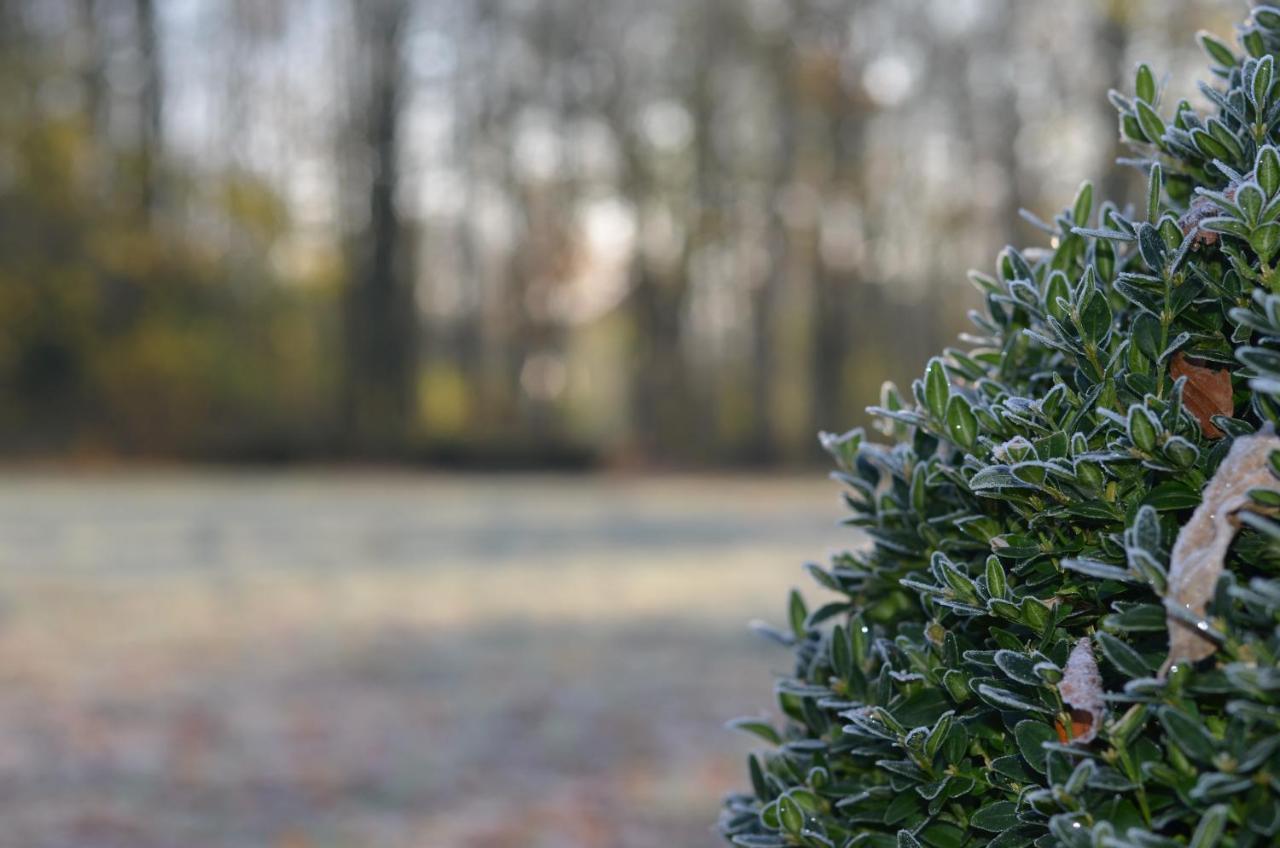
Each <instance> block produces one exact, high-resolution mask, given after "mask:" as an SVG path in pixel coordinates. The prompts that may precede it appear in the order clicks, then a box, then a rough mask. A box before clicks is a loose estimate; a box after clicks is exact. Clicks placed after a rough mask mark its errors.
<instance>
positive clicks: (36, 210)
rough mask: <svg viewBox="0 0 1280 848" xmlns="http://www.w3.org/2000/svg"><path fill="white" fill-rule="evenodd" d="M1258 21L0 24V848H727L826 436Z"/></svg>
mask: <svg viewBox="0 0 1280 848" xmlns="http://www.w3.org/2000/svg"><path fill="white" fill-rule="evenodd" d="M1245 8H1246V7H1245V4H1244V3H1242V2H1228V0H1161V2H1155V0H1082V2H1077V3H1053V2H1048V0H857V1H856V2H854V0H644V2H640V0H0V392H2V394H0V398H2V401H3V402H2V403H0V461H2V463H3V464H2V468H3V472H2V473H0V820H2V821H4V831H5V840H6V842H5V844H14V845H22V846H37V848H38V847H39V846H130V848H132V846H184V848H185V847H188V846H189V847H190V848H200V846H260V845H261V846H279V848H310V846H425V848H454V847H455V846H457V847H458V848H503V846H516V845H519V846H535V848H536V846H557V848H575V847H576V846H584V848H596V846H600V847H601V848H605V846H609V848H613V846H623V848H630V847H632V846H634V848H640V847H641V846H654V848H659V846H675V845H680V846H694V848H697V846H712V845H715V844H717V840H716V838H715V837H714V836H713V835H712V833H711V824H712V822H713V821H714V818H715V813H716V805H717V800H718V798H719V796H720V795H721V794H722V793H723V792H725V791H727V790H729V789H733V788H738V787H740V786H742V785H743V784H744V782H745V775H744V773H743V768H742V762H743V756H744V754H745V752H746V751H747V750H749V748H750V747H751V743H750V740H749V739H745V738H744V739H740V738H737V737H736V736H735V735H734V734H733V733H732V732H730V731H727V730H722V729H720V726H721V723H722V722H723V721H724V720H725V719H728V718H731V717H733V716H736V715H740V714H744V713H757V712H759V711H761V710H765V709H767V708H768V706H769V702H770V677H769V674H770V669H771V668H773V667H775V666H776V665H777V664H779V663H784V662H785V661H786V657H785V656H784V655H779V654H774V653H772V652H770V650H769V649H768V648H767V647H766V646H764V645H763V644H757V642H756V641H753V640H752V638H751V637H750V636H748V635H746V633H745V628H744V623H745V622H746V620H748V619H750V618H755V617H770V616H772V617H774V618H781V615H782V606H783V602H784V597H785V595H784V593H785V589H786V587H787V586H789V585H791V584H792V583H803V582H804V580H803V575H802V573H801V571H800V569H799V566H800V565H801V563H803V562H804V561H805V560H815V559H821V558H823V556H824V555H825V554H826V553H827V552H828V551H830V550H833V549H838V548H840V547H842V546H850V545H856V544H858V542H859V540H858V538H857V537H856V536H855V535H853V534H851V533H849V532H848V531H842V530H840V529H839V528H838V527H837V526H836V523H837V521H838V519H839V518H840V509H839V504H838V498H837V492H836V490H835V488H834V486H833V485H832V484H829V483H827V482H825V481H824V480H823V475H822V471H821V469H822V467H823V462H822V459H821V457H820V456H819V455H818V451H817V442H816V439H815V437H814V434H815V433H816V432H817V431H818V430H824V429H825V430H841V431H842V430H845V429H848V428H849V427H851V426H854V425H856V424H861V423H864V420H865V416H864V413H863V409H864V408H865V407H866V406H867V405H868V404H871V403H875V402H876V400H877V399H878V392H879V386H880V384H881V382H882V381H883V380H884V379H886V378H891V379H895V380H897V381H899V382H900V383H901V384H903V385H905V384H906V383H907V382H908V381H909V380H910V379H911V378H912V377H913V376H914V375H916V374H917V373H918V372H919V371H920V369H921V366H922V365H923V363H924V361H925V360H926V359H927V357H928V356H929V355H930V354H931V353H934V352H936V351H938V350H940V349H941V348H942V347H943V346H945V345H947V344H950V343H951V342H952V340H953V339H954V336H955V334H956V333H957V332H960V331H962V330H963V329H965V312H966V310H967V309H969V308H971V307H972V306H974V305H975V304H976V297H975V295H974V294H973V292H972V291H971V287H970V286H969V285H968V283H967V282H966V280H965V273H964V272H965V271H966V270H967V269H968V268H971V267H979V268H983V269H987V268H990V267H991V265H992V263H993V259H994V255H995V252H996V251H997V250H998V249H999V248H1000V247H1001V246H1003V245H1004V244H1007V243H1016V244H1026V243H1037V242H1038V241H1039V240H1040V239H1041V238H1042V235H1041V234H1040V233H1038V232H1037V231H1036V230H1035V229H1034V228H1033V227H1031V226H1029V225H1028V224H1027V223H1026V222H1025V221H1022V220H1020V219H1019V217H1018V214H1017V210H1018V209H1019V208H1023V207H1025V208H1027V209H1029V210H1031V211H1032V212H1033V213H1035V214H1036V215H1038V216H1040V217H1041V218H1044V219H1051V218H1052V216H1053V215H1054V214H1055V213H1056V211H1057V210H1059V209H1060V208H1062V207H1065V206H1067V205H1069V204H1070V203H1071V201H1072V199H1073V197H1074V194H1075V192H1076V189H1077V187H1078V185H1079V183H1080V181H1081V180H1082V179H1085V178H1087V179H1090V180H1092V181H1093V182H1094V184H1095V187H1096V188H1097V190H1098V191H1099V192H1100V193H1101V195H1102V196H1103V197H1112V198H1117V199H1132V197H1133V196H1134V191H1133V189H1134V185H1133V179H1132V176H1131V175H1129V174H1128V173H1126V172H1125V171H1123V170H1118V169H1117V168H1115V167H1114V164H1113V163H1114V160H1115V158H1116V157H1117V155H1121V154H1122V151H1121V150H1120V149H1119V148H1118V146H1117V144H1116V141H1115V139H1116V135H1117V132H1116V120H1115V116H1114V112H1113V110H1112V108H1111V106H1110V105H1109V104H1108V103H1107V101H1106V97H1105V93H1106V91H1107V89H1108V88H1112V87H1115V88H1120V89H1123V90H1128V89H1129V88H1131V86H1132V81H1131V80H1132V69H1133V66H1134V63H1135V62H1136V61H1137V60H1139V59H1141V60H1144V61H1147V62H1149V63H1150V64H1151V65H1152V67H1153V68H1155V69H1156V71H1157V76H1159V75H1161V74H1164V73H1167V74H1168V77H1167V85H1168V94H1167V96H1166V103H1167V104H1168V103H1172V102H1175V101H1176V100H1177V99H1178V98H1181V97H1187V98H1188V99H1190V100H1192V102H1193V103H1202V102H1203V99H1202V98H1201V96H1200V95H1199V93H1198V92H1197V91H1196V89H1195V87H1194V84H1193V83H1194V80H1195V79H1197V78H1199V77H1200V76H1201V75H1202V74H1201V66H1202V61H1201V57H1200V55H1199V53H1198V50H1197V49H1196V48H1195V46H1194V42H1193V34H1194V32H1195V31H1196V30H1197V29H1201V28H1206V29H1209V30H1211V31H1214V32H1215V33H1217V34H1219V35H1221V36H1226V37H1228V38H1229V37H1230V35H1231V30H1232V26H1233V24H1234V23H1235V21H1236V19H1237V18H1238V17H1240V16H1241V15H1242V14H1243V12H1244V11H1245ZM812 594H816V592H815V593H812Z"/></svg>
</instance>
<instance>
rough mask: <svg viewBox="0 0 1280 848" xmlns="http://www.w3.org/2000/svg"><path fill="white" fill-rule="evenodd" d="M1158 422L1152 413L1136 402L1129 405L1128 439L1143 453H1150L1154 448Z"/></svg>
mask: <svg viewBox="0 0 1280 848" xmlns="http://www.w3.org/2000/svg"><path fill="white" fill-rule="evenodd" d="M1159 425H1160V422H1159V421H1158V420H1157V419H1156V417H1155V416H1154V415H1152V414H1151V413H1150V412H1148V411H1147V410H1146V409H1144V408H1143V407H1141V406H1139V405H1138V404H1136V403H1135V404H1134V405H1133V406H1131V407H1129V419H1128V429H1129V441H1131V442H1133V444H1134V445H1135V446H1136V447H1137V448H1138V450H1140V451H1143V452H1144V453H1151V452H1153V451H1154V450H1155V449H1156V433H1157V432H1158V431H1157V429H1156V428H1157V427H1159Z"/></svg>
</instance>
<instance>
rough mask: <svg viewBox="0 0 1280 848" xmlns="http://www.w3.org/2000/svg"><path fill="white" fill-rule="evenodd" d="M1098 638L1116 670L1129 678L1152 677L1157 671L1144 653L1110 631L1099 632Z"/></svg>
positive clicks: (1100, 645) (1103, 651) (1104, 652)
mask: <svg viewBox="0 0 1280 848" xmlns="http://www.w3.org/2000/svg"><path fill="white" fill-rule="evenodd" d="M1097 640H1098V645H1099V647H1101V648H1102V653H1103V654H1104V655H1105V656H1106V658H1107V659H1108V660H1110V661H1111V664H1112V665H1113V666H1115V668H1116V670H1117V671H1119V672H1120V673H1121V674H1123V675H1125V676H1126V677H1129V678H1138V677H1150V676H1151V673H1152V672H1153V671H1155V669H1154V668H1152V667H1151V666H1150V665H1149V664H1148V663H1147V661H1146V660H1144V659H1143V658H1142V655H1141V654H1139V653H1138V652H1137V651H1135V650H1134V649H1133V648H1131V647H1129V646H1128V645H1126V644H1125V643H1124V642H1121V641H1120V640H1119V639H1117V638H1116V637H1114V636H1112V635H1111V634H1110V633H1098V634H1097Z"/></svg>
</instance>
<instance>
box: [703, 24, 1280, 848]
mask: <svg viewBox="0 0 1280 848" xmlns="http://www.w3.org/2000/svg"><path fill="white" fill-rule="evenodd" d="M1200 41H1201V44H1202V45H1203V47H1204V48H1205V51H1206V52H1207V54H1208V55H1209V57H1210V60H1211V62H1212V71H1213V74H1214V75H1215V78H1216V81H1215V83H1214V84H1212V85H1205V86H1203V91H1204V92H1205V94H1206V96H1207V97H1208V99H1209V101H1210V103H1211V104H1212V105H1213V109H1212V111H1211V113H1210V114H1200V113H1198V112H1196V111H1195V110H1194V109H1192V107H1191V106H1190V104H1188V103H1187V102H1186V101H1182V102H1179V103H1178V104H1177V105H1175V106H1174V107H1173V108H1172V109H1168V108H1165V106H1164V105H1163V104H1162V97H1161V95H1162V92H1161V91H1160V90H1159V87H1158V86H1157V85H1156V82H1155V77H1154V75H1153V74H1152V72H1151V70H1150V69H1149V68H1147V67H1146V66H1141V67H1140V68H1139V69H1138V72H1137V78H1136V81H1135V87H1134V93H1133V95H1132V96H1128V95H1122V94H1119V93H1115V92H1113V93H1112V101H1113V102H1114V103H1115V105H1116V107H1117V109H1118V111H1119V115H1120V128H1121V132H1122V134H1123V135H1124V137H1125V138H1126V139H1127V140H1128V141H1129V142H1130V143H1131V145H1132V146H1133V149H1134V150H1135V153H1136V154H1137V158H1136V159H1135V160H1133V161H1134V163H1135V164H1137V165H1138V166H1140V167H1142V168H1143V169H1144V170H1145V171H1146V172H1147V173H1148V175H1149V191H1148V193H1147V202H1146V204H1145V208H1143V209H1141V210H1138V211H1136V212H1134V211H1128V210H1122V209H1120V208H1119V207H1117V206H1116V205H1115V204H1113V203H1110V202H1103V203H1100V204H1095V202H1094V198H1093V191H1092V189H1091V187H1090V186H1089V185H1088V184H1085V185H1084V186H1083V187H1082V188H1081V190H1080V192H1079V194H1078V196H1077V197H1076V199H1075V201H1074V202H1073V204H1072V205H1071V207H1070V208H1067V209H1064V210H1063V211H1062V212H1061V213H1060V214H1059V215H1058V216H1056V217H1055V218H1054V220H1053V221H1052V222H1041V225H1042V227H1043V229H1044V230H1046V236H1047V238H1046V241H1047V242H1048V244H1049V245H1050V246H1049V247H1044V248H1030V249H1026V250H1021V251H1019V250H1015V249H1013V248H1007V249H1005V250H1004V251H1003V252H1002V253H1001V254H1000V256H999V258H998V260H997V263H996V268H995V269H994V273H992V274H981V273H974V274H972V280H973V282H974V284H975V285H976V286H977V287H978V288H979V290H980V291H981V292H982V294H983V297H984V301H985V308H984V309H983V310H981V311H980V312H975V313H974V314H973V315H972V316H971V317H972V320H973V323H974V325H975V327H976V328H977V329H976V332H975V333H974V334H972V335H969V336H965V337H963V339H962V341H963V342H964V347H963V348H960V347H957V348H953V349H948V350H946V351H945V352H944V353H943V354H942V355H941V356H939V357H937V358H935V359H933V360H931V361H930V362H929V364H928V367H927V368H926V370H925V373H924V375H923V376H922V377H921V378H920V379H919V380H916V381H915V382H914V383H913V384H912V385H911V387H910V391H909V392H906V393H902V392H899V391H898V390H897V389H895V388H894V387H892V386H887V387H886V389H885V391H884V394H883V397H882V400H881V403H880V405H879V406H878V407H875V408H874V410H873V411H874V412H875V414H876V415H877V416H878V418H879V422H880V427H881V429H882V431H883V433H884V434H885V435H886V436H888V437H889V438H890V439H891V443H890V444H889V445H887V446H886V445H881V444H876V443H873V442H872V441H870V440H869V439H868V438H867V437H866V434H865V433H864V432H862V431H861V430H855V431H851V432H849V433H846V434H844V435H840V436H834V435H827V434H824V436H823V444H824V446H825V447H826V448H827V450H828V451H829V452H830V453H831V455H832V456H833V457H834V460H835V463H836V466H837V469H838V470H837V471H836V472H835V475H834V476H835V477H836V478H837V479H838V480H839V481H840V482H841V483H842V484H843V487H844V499H845V501H846V503H847V505H848V508H849V510H850V515H849V518H848V519H847V523H848V524H850V525H852V526H855V527H858V528H861V530H862V531H863V532H864V533H865V534H866V536H868V537H869V538H870V540H871V542H872V544H871V545H870V546H868V547H867V548H866V549H864V550H859V551H854V552H847V553H841V554H838V555H836V556H834V557H833V558H832V560H831V562H830V563H829V564H826V565H816V564H814V565H810V566H809V567H808V570H809V571H810V573H811V575H812V576H813V577H814V578H815V579H816V580H817V582H818V583H820V584H821V585H822V586H824V587H825V588H826V589H828V590H830V591H831V592H833V593H834V594H835V598H836V600H835V601H833V602H831V603H828V604H826V605H824V606H822V607H821V608H818V609H814V610H809V609H808V608H807V606H806V604H805V602H804V600H803V599H802V597H801V595H800V594H799V593H794V592H793V594H792V595H791V598H790V599H789V605H788V619H789V626H788V628H787V629H786V630H781V631H767V632H768V634H769V635H771V636H772V637H773V638H774V639H776V640H777V641H778V642H780V643H782V644H783V645H785V646H786V647H787V648H789V649H790V651H791V652H792V654H793V659H794V662H793V664H792V667H791V671H790V674H788V675H786V676H782V677H780V678H779V679H778V680H777V681H776V684H775V695H776V699H777V705H778V707H779V709H780V712H781V714H782V716H783V717H784V721H783V724H782V726H780V727H779V726H775V725H774V724H772V723H770V722H769V721H767V720H763V719H743V720H739V721H738V722H735V723H734V724H735V726H738V727H741V728H742V729H744V730H747V731H749V732H752V733H755V734H756V735H758V736H759V737H761V738H762V739H763V740H764V741H766V742H767V743H769V745H770V746H771V747H770V748H769V749H768V750H766V751H762V752H760V753H758V754H755V755H752V756H751V757H750V758H749V777H750V791H748V792H745V793H741V794H735V795H732V796H730V797H729V798H728V799H727V800H726V802H725V806H724V809H723V811H722V815H721V820H720V830H721V832H722V833H723V834H724V835H725V836H726V838H728V839H729V840H730V841H731V842H732V843H733V844H736V845H740V846H744V847H745V848H782V846H811V848H855V846H876V848H915V846H928V848H965V846H981V845H989V846H992V848H1018V846H1028V845H1035V846H1039V848H1056V847H1057V846H1061V848H1166V846H1168V847H1169V848H1172V846H1181V845H1188V846H1194V848H1206V846H1210V845H1216V844H1222V845H1229V846H1236V848H1248V846H1261V845H1271V844H1275V843H1276V841H1277V839H1280V524H1278V523H1277V522H1276V521H1273V520H1272V519H1271V518H1269V517H1266V515H1265V514H1266V513H1274V511H1275V508H1276V507H1277V505H1280V499H1278V498H1277V496H1276V494H1275V493H1274V492H1273V491H1271V490H1267V489H1263V490H1258V491H1256V492H1254V493H1253V494H1254V498H1255V501H1256V503H1257V506H1258V511H1257V512H1256V513H1246V514H1243V515H1242V516H1241V521H1242V522H1243V523H1244V524H1245V527H1244V529H1243V531H1242V532H1241V534H1240V536H1239V537H1238V538H1237V541H1236V543H1235V544H1234V546H1233V547H1232V548H1231V551H1230V554H1229V558H1228V562H1227V568H1226V569H1225V571H1224V575H1223V577H1222V579H1221V580H1220V581H1219V583H1218V586H1217V592H1216V596H1215V598H1214V600H1213V602H1212V603H1211V604H1210V606H1209V610H1208V613H1207V615H1206V617H1205V618H1204V619H1196V620H1194V621H1192V622H1191V623H1192V624H1193V625H1194V626H1196V627H1197V628H1198V630H1199V631H1200V632H1201V633H1202V634H1203V638H1205V639H1208V640H1211V641H1212V642H1213V644H1214V645H1215V648H1216V652H1215V654H1214V655H1213V657H1211V658H1210V659H1207V660H1205V661H1203V662H1201V663H1199V664H1198V665H1194V666H1193V665H1188V664H1185V663H1184V664H1179V665H1175V666H1174V667H1172V668H1171V669H1168V673H1167V674H1164V675H1161V674H1160V673H1159V671H1158V669H1159V667H1160V665H1161V662H1162V661H1163V660H1164V658H1165V656H1166V654H1167V652H1168V636H1167V630H1166V614H1167V613H1166V609H1165V607H1164V605H1163V598H1164V595H1165V593H1166V588H1167V585H1166V584H1167V580H1168V566H1169V552H1170V548H1171V546H1172V544H1173V540H1174V538H1175V537H1176V535H1177V533H1178V530H1179V527H1180V526H1181V524H1182V523H1183V522H1184V521H1185V520H1186V518H1187V517H1188V515H1189V513H1190V511H1191V510H1192V509H1194V508H1195V507H1196V506H1197V505H1198V504H1199V503H1200V499H1201V490H1202V489H1203V487H1204V486H1205V483H1206V481H1208V480H1209V479H1210V478H1211V477H1212V475H1213V473H1214V471H1215V470H1216V469H1217V467H1218V465H1219V463H1220V462H1221V461H1222V458H1223V456H1224V455H1225V453H1226V451H1227V450H1228V448H1229V446H1230V443H1231V440H1232V439H1233V438H1235V437H1238V436H1241V435H1244V434H1249V433H1254V432H1257V431H1259V430H1261V429H1263V428H1265V427H1268V426H1273V425H1274V424H1275V423H1276V422H1277V420H1278V419H1280V270H1278V269H1277V268H1276V267H1274V266H1273V264H1272V263H1273V262H1274V261H1275V258H1276V255H1277V252H1278V251H1280V152H1278V150H1277V146H1280V74H1277V73H1276V72H1275V68H1274V65H1275V61H1276V60H1275V56H1276V55H1277V54H1280V8H1273V7H1269V6H1261V7H1258V8H1256V9H1254V10H1253V12H1252V13H1251V15H1250V18H1249V19H1248V21H1246V23H1245V24H1244V25H1243V26H1242V27H1241V29H1240V32H1239V38H1238V41H1239V44H1240V46H1241V47H1242V48H1243V51H1244V52H1243V54H1241V55H1238V54H1237V53H1236V52H1235V51H1234V50H1233V49H1232V48H1230V47H1229V46H1228V45H1227V44H1226V43H1225V42H1223V41H1221V40H1219V39H1217V38H1215V37H1213V36H1211V35H1208V34H1202V35H1201V36H1200ZM1177 355H1181V356H1182V357H1187V358H1190V359H1191V360H1192V361H1196V362H1201V363H1204V364H1206V365H1208V366H1212V367H1214V368H1223V367H1225V368H1227V369H1229V371H1230V375H1231V379H1232V385H1233V391H1234V394H1233V397H1232V404H1231V406H1232V408H1231V409H1230V410H1229V411H1228V410H1222V411H1220V412H1219V413H1217V414H1216V415H1214V416H1213V417H1212V421H1211V424H1212V425H1213V426H1212V427H1210V426H1207V425H1206V423H1205V422H1204V421H1200V420H1198V419H1197V416H1196V415H1195V414H1193V413H1192V412H1191V411H1190V410H1189V409H1188V408H1187V405H1186V404H1185V403H1184V395H1185V394H1186V393H1187V391H1188V377H1187V376H1185V374H1184V375H1183V376H1180V377H1175V376H1174V375H1173V374H1172V373H1171V360H1172V359H1173V358H1174V357H1175V356H1177ZM1277 459H1280V458H1278V457H1273V458H1272V464H1273V466H1275V467H1277V468H1280V462H1277ZM1276 488H1280V482H1278V483H1277V487H1276ZM1173 614H1181V615H1184V616H1189V615H1190V613H1188V612H1186V611H1182V612H1181V613H1178V612H1177V611H1174V613H1173ZM1082 637H1083V638H1086V639H1088V640H1089V644H1090V645H1091V646H1092V648H1093V650H1094V653H1095V655H1096V656H1097V658H1098V662H1099V666H1100V667H1101V671H1102V676H1103V682H1104V690H1105V701H1106V704H1107V714H1106V717H1105V718H1104V720H1103V721H1102V723H1101V726H1100V727H1098V728H1097V738H1096V739H1094V740H1093V741H1091V742H1089V743H1088V744H1084V743H1081V742H1080V741H1078V740H1076V739H1074V738H1073V736H1074V734H1075V732H1076V730H1077V727H1078V725H1077V724H1076V723H1073V722H1076V721H1077V720H1078V717H1077V716H1073V715H1072V711H1071V709H1070V708H1069V706H1068V705H1067V704H1064V702H1063V698H1062V695H1061V693H1060V691H1059V688H1058V684H1059V683H1060V681H1061V680H1062V678H1063V673H1064V667H1065V665H1066V662H1067V659H1068V656H1069V655H1070V653H1071V651H1072V648H1073V647H1074V646H1075V645H1076V644H1077V642H1078V641H1079V640H1080V639H1081V638H1082Z"/></svg>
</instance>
